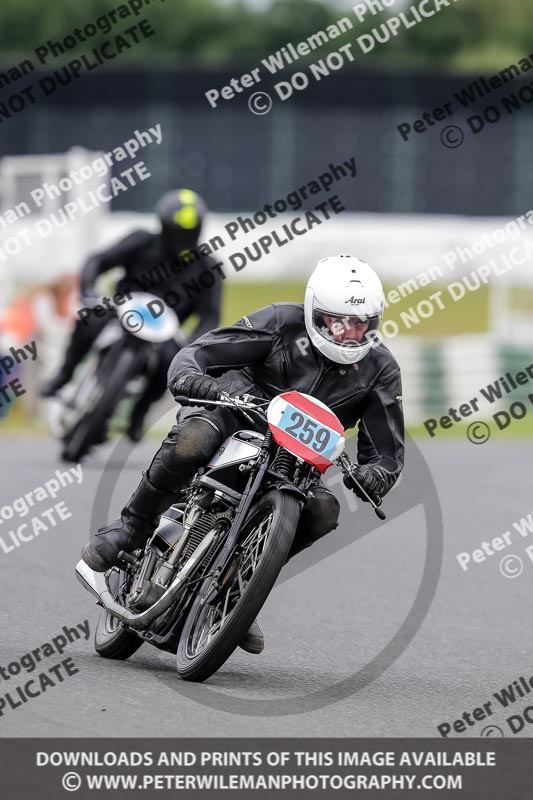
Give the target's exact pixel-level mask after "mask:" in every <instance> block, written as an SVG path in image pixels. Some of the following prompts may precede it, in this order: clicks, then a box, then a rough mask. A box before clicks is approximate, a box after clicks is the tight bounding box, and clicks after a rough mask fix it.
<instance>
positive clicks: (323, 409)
mask: <svg viewBox="0 0 533 800" xmlns="http://www.w3.org/2000/svg"><path fill="white" fill-rule="evenodd" d="M178 400H179V401H180V402H181V403H182V404H187V403H195V402H196V403H198V404H200V405H206V406H207V405H223V406H226V407H231V408H233V409H236V410H238V411H239V412H240V413H241V414H243V415H244V417H245V418H246V420H247V422H248V423H252V424H253V427H254V428H255V429H254V430H251V429H244V430H240V431H238V432H237V433H234V434H233V435H232V436H230V437H229V438H228V439H226V441H225V442H224V444H223V445H222V447H221V448H220V449H219V451H218V452H217V453H216V454H215V456H214V457H213V458H212V460H211V461H210V463H209V464H208V465H207V466H206V467H205V468H203V469H200V470H199V471H198V472H197V473H196V475H195V476H194V477H193V479H192V480H191V482H190V484H189V485H188V486H187V487H186V488H185V489H184V490H183V492H182V494H181V495H180V496H179V497H177V498H176V502H175V503H174V505H173V506H172V507H171V508H170V509H169V510H168V511H167V512H166V514H165V515H163V516H162V518H161V521H160V524H159V526H158V527H157V529H156V530H155V532H154V534H153V535H152V537H151V538H150V540H149V541H148V543H147V544H146V547H145V548H144V550H142V549H139V550H137V551H135V552H134V553H133V554H128V553H124V552H121V555H120V558H121V562H122V563H121V566H120V567H119V568H113V569H111V570H109V571H108V572H107V573H105V574H102V573H96V572H93V570H91V569H90V568H89V567H88V566H87V564H85V562H84V561H79V562H78V564H77V566H76V576H77V578H78V580H79V581H80V582H81V583H82V585H83V586H84V588H86V589H87V590H88V591H90V592H91V593H92V594H93V595H94V596H95V597H96V598H97V603H98V605H101V606H102V607H103V611H102V612H101V614H100V618H99V621H98V625H97V629H96V634H95V648H96V651H97V652H98V653H99V654H100V655H102V656H104V657H107V658H115V659H126V658H128V657H129V656H131V655H132V654H133V653H134V652H135V651H136V650H137V649H138V648H139V647H140V646H141V645H142V644H143V642H149V643H150V644H153V645H154V646H155V647H158V648H160V649H161V650H166V651H168V652H171V653H176V658H177V671H178V674H179V675H180V676H181V677H182V678H184V679H186V680H192V681H203V680H205V679H206V678H209V677H210V676H211V675H213V673H214V672H216V671H217V670H218V669H219V668H220V667H221V666H222V665H223V664H224V662H225V661H226V660H227V659H228V658H229V657H230V655H231V654H232V653H233V651H234V650H235V648H236V647H237V646H238V644H239V642H240V641H241V640H242V638H243V636H244V634H245V633H246V631H247V630H248V628H249V626H250V625H251V623H252V622H253V620H254V619H255V618H256V617H257V616H258V614H259V611H260V610H261V608H262V606H263V604H264V603H265V601H266V599H267V597H268V595H269V594H270V592H271V590H272V588H273V586H274V584H275V582H276V579H277V577H278V575H279V573H280V570H281V568H282V567H283V565H284V564H285V562H286V559H287V555H288V553H289V550H290V547H291V544H292V541H293V538H294V534H295V531H296V527H297V524H298V520H299V517H300V514H301V512H302V509H303V508H304V506H305V503H306V502H307V500H308V498H309V497H310V496H311V495H312V493H313V487H314V486H316V485H317V483H318V482H319V480H320V477H321V475H322V474H323V473H324V472H325V471H326V470H327V469H328V468H329V467H330V466H331V465H332V464H333V463H334V462H337V463H338V464H339V465H340V467H341V469H342V470H343V472H344V473H347V474H349V473H350V467H351V466H353V464H352V462H351V461H350V459H349V458H348V456H347V454H346V453H344V452H343V451H344V447H345V438H344V429H343V426H342V424H341V423H340V421H339V419H338V418H337V416H336V415H335V414H334V413H333V412H332V411H331V410H330V409H329V408H328V407H327V406H326V405H325V404H324V403H322V402H320V401H319V400H316V399H314V398H313V397H311V396H309V395H306V394H302V393H300V392H297V391H289V392H284V393H282V394H279V395H277V396H276V397H274V398H273V399H272V400H270V401H268V400H266V401H265V400H263V399H261V398H255V397H252V396H251V395H242V396H237V397H230V396H229V395H227V394H225V393H222V394H221V395H220V399H219V400H216V401H206V400H202V401H195V400H189V399H186V398H181V399H180V398H178ZM265 423H266V424H265ZM258 427H262V428H263V430H265V433H260V432H258V430H257V428H258ZM351 477H352V480H354V479H353V476H351ZM359 488H360V489H361V487H360V486H359ZM361 491H363V490H362V489H361ZM367 498H368V495H367ZM368 499H369V501H370V502H371V504H372V506H373V508H374V510H375V511H376V513H377V514H378V516H379V517H380V519H384V518H385V515H384V513H383V511H381V509H379V508H378V507H377V505H376V503H374V500H373V499H372V498H368ZM379 504H381V503H380V501H379Z"/></svg>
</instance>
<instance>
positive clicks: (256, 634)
mask: <svg viewBox="0 0 533 800" xmlns="http://www.w3.org/2000/svg"><path fill="white" fill-rule="evenodd" d="M239 647H241V648H242V649H243V650H246V652H247V653H253V655H259V653H262V652H263V650H264V649H265V637H264V636H263V631H262V630H261V628H260V627H259V625H258V624H257V620H256V619H255V620H254V621H253V622H252V624H251V625H250V627H249V628H248V630H247V632H246V634H245V635H244V638H243V639H242V640H241V641H240V642H239Z"/></svg>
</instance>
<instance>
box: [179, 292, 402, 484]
mask: <svg viewBox="0 0 533 800" xmlns="http://www.w3.org/2000/svg"><path fill="white" fill-rule="evenodd" d="M190 373H205V374H208V375H211V376H213V377H215V378H219V376H221V377H220V378H219V379H218V383H219V385H220V388H221V389H222V390H224V391H227V392H229V393H230V394H241V393H243V392H249V393H250V394H255V395H260V396H262V397H265V398H268V399H270V398H272V397H275V396H276V395H277V394H279V393H280V392H284V391H288V390H289V389H296V390H297V391H299V392H304V393H306V394H309V395H312V396H313V397H316V398H317V400H321V401H322V402H323V403H326V405H327V406H328V407H329V408H331V410H332V411H333V412H334V413H335V414H336V415H337V416H338V418H339V419H340V421H341V422H342V424H343V426H344V427H345V428H353V427H354V426H355V425H356V424H357V423H359V429H358V440H357V446H358V462H359V463H360V464H372V465H373V466H374V467H375V468H376V470H377V471H378V472H379V473H380V475H381V477H382V478H383V480H384V483H385V492H387V491H389V489H391V488H392V487H393V486H394V484H395V482H396V481H397V479H398V477H399V475H400V473H401V471H402V469H403V456H404V424H403V409H402V398H401V394H402V388H401V378H400V368H399V366H398V364H397V362H396V360H395V358H394V356H393V355H392V353H391V352H390V350H389V349H388V348H387V347H386V346H385V345H384V344H378V345H377V346H376V347H374V348H372V349H371V350H370V352H369V353H368V354H367V355H366V356H365V357H364V358H363V359H362V360H361V361H360V362H359V363H358V364H354V365H351V364H336V363H334V362H333V361H330V360H329V359H326V358H324V357H323V356H322V355H321V354H320V352H319V351H318V350H316V349H315V348H314V347H313V346H312V344H311V342H310V340H309V337H308V336H307V331H306V327H305V322H304V308H303V304H301V303H273V304H272V305H270V306H267V307H266V308H261V309H259V310H258V311H254V312H253V313H251V314H248V315H247V316H245V317H243V318H242V319H241V320H239V321H238V322H237V323H235V325H229V326H228V327H226V328H218V329H217V330H213V331H210V332H209V333H206V334H204V335H203V336H201V337H200V338H199V339H196V341H194V342H192V343H191V344H189V345H188V346H187V347H185V348H183V349H182V350H180V352H179V353H178V354H177V355H176V356H175V358H174V360H173V361H172V364H171V365H170V369H169V373H168V376H169V383H168V385H169V389H170V391H172V389H173V386H174V384H175V382H176V380H177V378H178V377H180V376H183V375H184V374H190Z"/></svg>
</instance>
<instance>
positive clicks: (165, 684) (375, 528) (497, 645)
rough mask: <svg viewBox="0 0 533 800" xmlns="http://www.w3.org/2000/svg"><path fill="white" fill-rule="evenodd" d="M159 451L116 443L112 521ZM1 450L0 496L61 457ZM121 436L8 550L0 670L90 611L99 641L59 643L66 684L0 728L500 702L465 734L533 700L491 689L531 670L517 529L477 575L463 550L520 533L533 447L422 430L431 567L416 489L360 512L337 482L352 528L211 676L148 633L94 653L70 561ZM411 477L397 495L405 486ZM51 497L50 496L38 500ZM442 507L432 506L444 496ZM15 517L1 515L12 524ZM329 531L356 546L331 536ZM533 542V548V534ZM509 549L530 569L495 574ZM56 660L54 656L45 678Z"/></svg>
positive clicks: (300, 717) (409, 720)
mask: <svg viewBox="0 0 533 800" xmlns="http://www.w3.org/2000/svg"><path fill="white" fill-rule="evenodd" d="M156 446H157V442H155V441H153V440H152V441H147V442H144V443H143V444H141V445H139V446H137V448H136V449H135V450H134V451H133V452H132V454H131V455H130V457H129V459H128V460H127V463H126V464H125V465H124V464H123V463H122V456H120V457H119V456H117V452H116V450H115V455H114V458H115V461H113V460H112V461H111V467H109V466H108V468H107V472H106V478H105V480H104V487H105V489H107V490H109V488H110V487H111V485H112V484H111V481H112V478H116V477H117V476H118V483H117V486H116V489H115V491H114V493H113V497H112V501H111V509H112V512H113V513H112V516H116V515H117V512H118V510H119V508H120V503H121V501H122V500H124V499H125V498H126V497H127V496H128V493H129V491H130V490H131V489H133V488H134V486H135V485H136V483H137V480H138V478H139V475H140V472H141V470H142V469H144V468H145V467H146V465H147V464H148V463H149V460H150V458H151V455H152V454H153V452H154V451H155V449H156ZM0 447H1V456H2V473H3V479H2V482H1V487H0V491H1V494H0V507H2V506H5V505H8V504H11V503H12V502H13V501H14V500H15V499H16V498H17V497H19V496H20V495H23V494H24V493H26V492H28V491H30V490H32V489H34V488H35V487H36V486H38V485H42V484H43V483H44V482H45V481H47V480H49V479H50V478H51V477H53V474H54V471H55V470H56V469H58V468H61V469H66V468H67V465H61V464H60V463H59V461H58V459H57V446H56V444H55V443H54V442H53V441H52V440H48V439H46V438H42V439H36V440H32V439H31V438H29V437H26V438H22V439H14V438H13V439H2V440H0ZM114 447H115V446H114V445H112V444H111V445H106V446H105V447H103V448H101V449H100V451H98V452H97V453H95V454H94V456H92V457H91V458H90V459H89V460H88V461H87V462H86V463H85V464H84V468H83V482H82V484H81V485H79V486H77V485H72V486H68V487H66V488H64V489H63V490H62V491H61V492H60V494H59V495H58V497H57V498H56V500H55V501H53V502H59V501H61V500H62V501H64V502H65V503H66V505H67V506H68V509H69V511H70V513H71V514H72V517H71V518H70V519H68V520H66V521H64V522H61V523H60V524H59V525H57V527H55V528H50V530H48V531H47V532H42V533H41V534H40V535H39V536H38V537H37V538H35V539H34V540H33V541H29V542H26V543H24V544H23V545H22V546H20V547H18V548H17V549H16V550H14V551H12V552H9V553H7V554H5V553H3V552H1V551H0V572H1V584H0V585H1V590H0V601H1V602H0V619H1V624H2V636H1V642H0V666H4V667H6V666H7V665H8V664H9V663H10V662H13V661H19V660H20V658H21V657H22V656H23V655H24V654H25V653H27V652H28V651H31V650H32V649H34V648H37V647H39V646H41V645H42V644H44V643H45V642H47V641H50V640H51V639H52V638H53V637H54V636H56V635H58V634H59V633H60V632H61V629H62V627H63V626H64V625H67V626H75V625H76V624H77V623H81V622H83V621H84V620H87V619H88V620H89V621H90V625H91V636H90V638H89V640H82V639H80V640H78V641H75V642H73V643H72V644H69V645H68V647H67V648H66V650H65V652H64V654H63V656H62V658H67V657H71V658H72V660H73V661H74V663H75V665H76V668H77V669H78V673H77V674H75V675H72V676H71V677H67V678H65V679H64V681H63V682H62V683H59V681H58V680H57V679H56V685H55V686H53V687H48V688H47V690H46V692H45V693H43V694H41V695H40V696H38V697H35V698H33V699H31V700H30V701H28V702H26V703H25V704H23V705H21V706H20V707H19V708H17V709H11V708H9V707H7V708H6V707H4V709H3V715H2V716H0V737H9V736H30V735H31V736H41V737H48V736H73V737H74V736H76V737H79V736H102V735H104V736H133V737H144V736H159V737H166V736H312V737H320V736H328V737H329V736H342V737H344V736H372V737H393V736H435V735H437V727H436V726H437V725H439V724H441V723H443V722H446V721H448V722H453V720H455V719H456V718H458V717H460V716H461V715H462V714H463V712H464V711H469V712H472V711H473V709H474V708H476V707H479V706H481V705H482V704H483V703H485V702H487V701H488V700H490V699H492V700H493V707H494V713H493V715H492V716H491V717H490V718H489V719H487V720H485V721H479V722H475V724H474V725H473V726H471V727H468V730H467V732H466V733H464V734H463V735H464V736H468V735H470V736H479V735H481V732H482V731H483V729H484V728H485V727H486V726H487V725H489V724H493V725H498V726H499V727H501V729H502V730H504V731H505V735H506V736H511V735H512V734H511V733H510V731H509V728H508V725H507V724H506V723H505V719H506V717H508V716H509V715H510V714H511V713H518V711H519V710H522V709H523V707H525V706H526V705H528V702H527V697H526V698H524V699H523V700H518V702H517V703H515V704H514V705H513V707H512V709H507V710H505V709H503V708H498V704H497V703H496V702H495V701H494V699H493V698H492V697H491V696H492V693H493V692H497V691H499V690H500V689H501V688H502V687H503V686H505V685H507V684H509V683H511V682H512V681H513V680H514V679H517V678H519V676H521V675H523V676H525V677H526V678H529V677H530V676H531V675H533V644H532V639H531V634H530V631H531V624H530V619H531V607H532V595H533V592H532V586H533V561H531V560H530V559H528V557H527V554H525V552H524V551H525V548H526V547H527V546H528V544H529V543H530V542H529V541H528V540H527V539H526V538H522V537H521V536H520V535H519V534H518V533H517V532H515V534H514V535H513V541H514V542H515V544H513V546H510V547H508V548H507V549H505V550H504V551H502V552H498V553H495V555H493V556H490V557H487V559H486V560H485V562H484V563H478V564H475V563H471V568H470V569H469V571H468V572H463V571H462V570H461V568H460V567H459V564H458V563H457V560H456V555H457V554H458V553H459V552H462V551H468V550H470V551H472V550H474V549H475V548H478V547H479V546H480V544H481V542H482V541H483V540H486V541H490V540H491V539H493V538H494V537H496V536H500V535H501V534H502V533H503V532H504V531H507V530H509V529H512V523H513V522H514V521H517V520H519V519H520V518H521V517H524V516H527V514H528V513H530V512H531V511H532V510H533V498H532V493H531V476H532V474H533V470H532V455H531V444H530V443H529V442H518V441H515V442H502V441H497V440H496V438H495V439H494V440H491V441H489V442H487V443H486V444H485V445H483V446H475V445H473V444H471V443H469V442H468V441H467V440H466V439H465V440H464V441H463V440H457V441H455V442H446V443H442V442H439V441H430V440H422V441H418V443H417V447H418V448H420V451H421V456H420V459H421V463H423V462H425V464H426V465H427V467H425V468H426V470H427V475H428V476H429V480H432V481H433V482H434V486H435V487H436V494H437V495H438V500H439V502H440V506H441V509H442V520H443V531H444V552H443V557H442V565H441V564H440V555H439V553H438V545H437V546H436V547H433V551H432V554H431V559H430V560H431V564H429V565H428V564H427V562H425V559H426V551H427V541H428V535H429V537H433V538H432V541H433V542H435V541H436V539H438V538H439V533H438V530H437V528H438V525H435V524H433V523H432V525H431V526H430V527H432V530H430V531H429V534H428V533H427V531H426V522H425V515H424V511H423V509H422V506H421V505H417V504H415V502H414V501H412V500H411V501H409V502H408V503H407V504H406V505H407V506H411V507H410V508H409V507H407V508H406V509H405V510H402V508H401V507H400V512H399V513H397V514H394V513H393V514H391V515H390V519H389V521H387V522H385V523H379V522H378V520H377V519H376V518H375V517H374V516H373V515H372V513H371V512H370V511H369V510H368V507H366V506H364V507H362V508H359V509H358V510H357V511H353V510H350V509H349V508H348V507H347V503H346V498H344V495H343V491H342V490H341V489H340V488H339V487H338V486H337V488H336V490H335V491H336V493H337V494H338V496H339V497H341V496H342V499H341V502H342V503H343V506H344V510H343V514H342V517H341V525H340V527H339V528H338V529H337V531H335V532H334V533H332V534H330V536H329V537H327V539H328V540H330V542H329V544H328V546H327V548H326V549H325V550H324V549H321V547H322V544H321V545H317V546H316V548H313V550H315V553H314V555H313V558H314V559H315V561H316V563H314V564H310V565H308V564H307V562H305V563H304V562H302V565H303V566H295V565H296V560H295V561H294V562H293V564H292V568H293V569H292V573H291V572H290V570H289V571H288V572H287V573H286V575H285V579H284V580H283V581H282V582H281V583H280V584H279V585H278V586H277V587H276V589H275V590H274V592H273V593H272V595H271V597H270V598H269V601H268V603H267V605H266V606H265V608H264V609H263V612H262V614H261V616H260V623H261V626H262V627H263V629H264V632H265V636H266V644H267V646H266V649H265V651H264V653H263V654H262V655H260V656H251V655H248V654H246V653H244V652H243V651H240V650H239V651H237V652H236V653H235V654H234V655H233V656H232V658H231V659H230V660H229V661H228V662H227V663H226V665H225V666H224V667H223V668H222V669H221V670H220V671H219V673H218V674H217V675H215V676H213V677H212V678H211V679H210V680H209V681H208V682H207V683H206V684H203V685H202V684H191V683H185V682H183V681H180V679H179V678H178V676H177V674H176V673H175V671H174V657H173V656H172V655H169V654H166V653H162V652H160V651H158V650H156V649H155V648H153V647H150V646H149V645H147V644H145V645H143V647H142V648H141V649H140V650H139V651H138V652H137V653H136V654H135V655H134V656H133V657H132V658H131V659H130V660H129V661H126V662H113V661H110V660H106V659H102V658H100V657H99V656H98V655H97V654H96V653H95V652H94V650H93V644H92V637H93V633H94V627H95V623H96V620H97V616H98V613H99V609H98V608H97V606H96V605H95V603H94V601H93V599H92V597H91V596H90V595H89V594H88V593H87V592H85V591H84V590H83V589H82V587H81V586H80V585H79V584H78V583H77V581H76V580H75V578H74V574H73V568H74V564H75V563H76V561H77V560H78V555H79V551H80V548H81V546H82V545H83V543H84V542H85V540H86V539H87V538H88V535H89V530H90V526H91V519H92V514H93V511H92V509H93V505H94V498H95V494H96V491H97V487H98V484H99V481H100V479H101V476H102V471H103V469H104V466H105V464H106V461H107V460H108V458H109V454H110V453H112V451H113V449H114ZM417 452H418V451H417ZM413 453H415V450H413V445H411V446H410V448H409V450H408V462H407V463H408V465H409V463H410V462H411V463H414V461H415V460H416V458H415V456H414V455H413ZM424 480H425V479H424ZM424 480H423V479H420V480H418V479H416V481H415V489H416V490H417V491H419V493H421V494H422V495H425V496H426V500H427V499H428V497H429V495H430V494H431V491H430V489H428V486H427V483H424ZM402 481H403V479H402ZM405 485H406V484H403V483H401V484H400V485H399V487H398V489H397V490H395V494H396V496H397V497H399V498H401V494H402V492H403V490H404V486H405ZM105 489H104V492H105ZM98 496H99V498H100V497H101V496H102V486H100V490H99V495H98ZM391 497H392V496H391ZM391 497H389V498H387V501H386V504H385V507H388V508H389V509H390V508H393V507H394V501H393V500H392V499H391ZM53 502H52V503H50V502H46V501H45V502H42V503H40V504H39V506H38V507H36V509H35V511H37V510H39V511H41V510H43V509H45V508H48V507H49V506H50V505H53ZM430 502H431V503H433V505H434V498H433V499H431V498H430ZM102 506H103V503H102V502H100V500H99V506H98V507H97V508H96V511H95V515H96V516H95V518H97V517H98V515H102V514H105V509H104V511H102ZM433 510H434V512H435V513H434V517H435V519H437V517H438V513H437V511H436V510H435V509H433ZM25 519H26V520H27V519H29V517H27V518H25ZM93 522H94V520H93ZM9 527H10V525H9V523H8V522H5V521H4V522H3V523H2V524H1V525H0V536H2V535H4V536H5V534H6V529H9ZM332 537H337V538H336V541H337V542H339V543H340V542H342V541H344V543H345V545H344V546H343V547H342V548H341V549H335V547H333V545H332V544H331V543H332V542H333V539H332ZM343 537H344V539H343ZM529 538H530V540H531V543H533V533H532V534H531V535H530V537H529ZM325 541H326V540H323V542H325ZM324 547H325V545H324ZM332 547H333V551H332V552H331V548H332ZM328 548H329V552H330V554H329V555H328ZM310 552H311V551H308V553H310ZM508 554H515V555H520V556H521V557H522V561H523V572H522V574H521V575H519V576H518V577H516V578H509V577H504V576H503V575H502V574H501V572H500V569H499V565H500V562H501V559H502V557H503V556H505V555H508ZM301 558H303V556H301ZM425 563H426V572H424V564H425ZM304 566H306V568H305V569H304V568H303V567H304ZM440 567H441V569H440ZM439 569H440V575H439ZM511 571H513V570H511ZM423 574H424V575H425V582H426V585H425V588H424V590H423V594H424V593H425V595H424V597H423V598H422V599H418V600H416V602H415V611H414V623H413V624H410V625H409V626H408V630H407V629H405V630H404V629H403V628H402V625H403V624H404V621H405V619H406V616H407V615H408V612H409V610H410V608H411V606H412V604H413V601H414V600H415V597H416V596H417V592H418V590H419V587H420V584H421V579H422V575H423ZM433 589H435V593H434V597H432V594H433ZM422 606H424V607H423V608H422ZM426 606H427V608H426ZM426 612H427V613H426ZM417 614H418V616H417ZM398 631H400V632H399V633H398ZM394 637H396V638H395V639H394ZM392 639H394V645H393V647H392V655H391V648H390V647H389V650H388V651H387V645H388V644H389V642H390V641H391V640H392ZM384 649H385V651H386V653H385V656H380V655H379V654H380V653H381V652H382V651H383V650H384ZM376 657H377V659H376ZM60 660H61V659H60V658H59V657H58V656H52V657H50V658H48V659H46V660H45V661H43V662H41V664H40V665H39V666H38V668H37V669H36V670H35V672H34V673H33V676H35V675H36V674H38V673H39V672H41V671H42V670H43V669H44V668H48V667H49V666H51V665H52V664H56V663H58V662H59V661H60ZM389 662H391V663H389ZM369 665H370V666H369ZM354 674H355V676H356V677H355V678H353V677H352V676H353V675H354ZM31 677H32V674H28V675H27V676H26V673H25V672H24V673H21V674H19V675H18V676H17V677H16V678H10V679H9V680H0V695H2V696H3V695H5V693H6V692H7V691H9V689H11V691H12V692H14V689H15V686H19V685H22V684H23V683H25V682H26V680H27V679H29V678H31ZM531 698H533V693H532V694H531ZM529 702H530V703H531V702H533V701H532V700H530V701H529ZM531 732H533V726H531V725H526V726H525V728H524V730H523V731H522V733H521V734H520V735H523V736H530V735H531ZM484 735H487V734H486V733H485V734H484Z"/></svg>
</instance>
